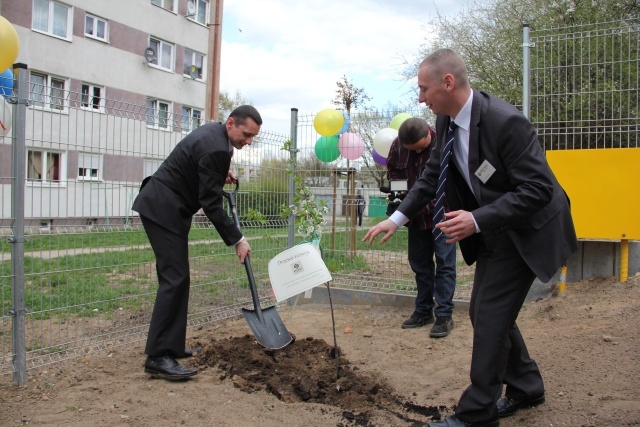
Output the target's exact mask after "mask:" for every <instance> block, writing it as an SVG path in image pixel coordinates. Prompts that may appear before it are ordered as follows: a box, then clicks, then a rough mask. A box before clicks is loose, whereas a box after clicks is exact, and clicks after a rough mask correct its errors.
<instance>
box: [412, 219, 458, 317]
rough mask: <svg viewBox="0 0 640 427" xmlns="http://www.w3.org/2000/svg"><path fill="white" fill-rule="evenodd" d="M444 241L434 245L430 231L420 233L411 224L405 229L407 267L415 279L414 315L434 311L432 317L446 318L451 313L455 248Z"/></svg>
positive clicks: (418, 229) (453, 290)
mask: <svg viewBox="0 0 640 427" xmlns="http://www.w3.org/2000/svg"><path fill="white" fill-rule="evenodd" d="M445 240H446V239H444V238H440V239H438V240H437V241H434V239H433V233H432V231H431V229H427V230H420V228H419V226H418V223H417V222H415V221H414V222H413V223H411V225H409V248H408V252H409V265H410V266H411V269H412V270H413V272H414V273H415V275H416V287H417V288H418V294H417V295H416V308H415V311H416V312H418V313H424V314H427V313H432V312H433V309H434V307H435V315H436V317H450V316H451V313H452V312H453V294H454V292H455V290H456V245H455V244H453V245H451V244H448V243H446V242H445ZM434 254H435V259H436V262H435V265H434V262H433V256H434ZM434 297H435V302H436V303H438V305H437V306H436V304H435V303H434V301H433V299H434Z"/></svg>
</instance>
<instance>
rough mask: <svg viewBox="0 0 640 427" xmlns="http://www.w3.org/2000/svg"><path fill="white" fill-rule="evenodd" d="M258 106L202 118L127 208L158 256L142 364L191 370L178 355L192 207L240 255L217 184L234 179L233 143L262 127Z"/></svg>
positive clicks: (171, 375)
mask: <svg viewBox="0 0 640 427" xmlns="http://www.w3.org/2000/svg"><path fill="white" fill-rule="evenodd" d="M261 125H262V118H261V117H260V114H259V113H258V111H257V110H256V109H255V108H254V107H252V106H250V105H243V106H240V107H238V108H236V109H235V110H233V111H232V112H231V114H230V115H229V118H228V119H227V121H226V123H219V122H218V123H208V124H206V125H203V126H201V127H199V128H197V129H196V130H194V131H193V132H191V133H190V134H189V135H187V136H186V137H185V138H184V139H183V140H182V141H180V142H179V143H178V145H176V147H175V148H174V149H173V151H172V152H171V154H169V156H168V157H167V158H166V160H165V161H164V162H163V163H162V165H160V168H159V169H158V170H157V171H156V173H154V174H153V175H152V176H150V177H147V178H145V180H144V181H143V182H142V186H141V188H140V193H139V194H138V197H137V198H136V200H135V202H134V203H133V210H135V211H137V212H138V213H139V214H140V219H141V220H142V225H143V226H144V230H145V232H146V233H147V236H148V237H149V242H150V243H151V247H152V248H153V252H154V253H155V256H156V271H157V274H158V284H159V287H158V293H157V296H156V302H155V306H154V308H153V314H152V316H151V325H150V326H149V334H148V337H147V345H146V348H145V353H146V354H147V355H148V357H147V360H146V362H145V365H144V371H145V372H146V373H148V374H151V375H157V376H160V377H164V378H166V379H183V378H187V377H190V376H193V375H196V374H197V371H196V370H193V369H188V368H185V367H184V366H182V365H180V364H179V363H178V362H177V361H176V359H177V358H182V357H188V356H191V354H192V352H191V351H189V350H185V339H186V333H187V310H188V303H189V286H190V275H189V250H188V236H189V230H190V228H191V221H192V217H193V215H194V214H195V213H196V212H197V211H198V210H199V209H200V208H202V210H203V211H204V213H205V214H206V215H207V217H208V218H209V220H210V221H211V222H212V223H213V225H214V226H215V228H216V230H217V231H218V233H219V234H220V237H222V240H223V241H224V242H225V244H226V245H227V246H232V245H234V246H235V248H236V255H238V257H239V258H240V262H242V263H244V259H245V257H247V256H250V255H251V247H250V246H249V243H248V242H247V241H246V240H245V238H244V237H243V235H242V233H241V231H240V230H239V229H238V227H237V226H236V225H235V224H234V222H233V221H232V219H231V218H230V217H229V215H228V214H227V212H226V211H225V210H224V208H223V203H222V202H223V195H222V192H223V187H224V185H225V183H231V182H233V181H235V176H234V175H233V173H231V172H230V171H229V167H230V164H231V156H232V155H233V149H234V148H236V149H238V150H241V149H242V147H244V146H245V145H251V142H252V140H253V138H254V137H255V136H256V135H257V134H258V132H259V131H260V126H261Z"/></svg>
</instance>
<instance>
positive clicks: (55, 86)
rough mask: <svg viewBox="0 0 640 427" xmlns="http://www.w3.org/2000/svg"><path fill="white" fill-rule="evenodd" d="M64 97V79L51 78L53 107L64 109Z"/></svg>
mask: <svg viewBox="0 0 640 427" xmlns="http://www.w3.org/2000/svg"><path fill="white" fill-rule="evenodd" d="M64 98H65V96H64V80H58V79H51V108H54V109H56V110H62V108H63V107H64Z"/></svg>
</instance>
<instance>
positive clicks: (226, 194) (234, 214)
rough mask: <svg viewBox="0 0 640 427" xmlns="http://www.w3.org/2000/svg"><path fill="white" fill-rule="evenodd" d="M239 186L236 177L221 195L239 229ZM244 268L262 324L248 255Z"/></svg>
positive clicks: (261, 321)
mask: <svg viewBox="0 0 640 427" xmlns="http://www.w3.org/2000/svg"><path fill="white" fill-rule="evenodd" d="M239 188H240V180H238V179H236V188H234V189H233V190H232V191H231V192H227V191H224V190H223V191H222V195H223V196H224V197H226V198H227V200H228V201H229V206H230V207H231V216H232V217H233V222H234V223H235V224H236V226H237V227H238V230H240V220H239V219H238V211H237V210H236V200H235V195H236V194H238V189H239ZM244 268H245V270H247V278H248V279H249V288H250V289H251V299H252V300H253V307H254V308H255V311H256V315H257V316H258V319H259V320H260V323H262V324H264V323H265V321H264V317H263V315H262V308H261V307H260V299H259V298H258V289H257V288H256V282H255V279H254V278H253V270H252V269H251V261H249V256H246V257H245V258H244Z"/></svg>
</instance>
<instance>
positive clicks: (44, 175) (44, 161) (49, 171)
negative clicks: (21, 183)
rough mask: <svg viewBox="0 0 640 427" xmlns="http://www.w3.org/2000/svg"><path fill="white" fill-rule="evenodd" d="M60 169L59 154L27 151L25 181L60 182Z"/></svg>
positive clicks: (44, 151)
mask: <svg viewBox="0 0 640 427" xmlns="http://www.w3.org/2000/svg"><path fill="white" fill-rule="evenodd" d="M61 168H62V154H61V153H56V152H53V151H46V150H35V149H34V150H27V181H32V182H60V178H61V173H60V172H61Z"/></svg>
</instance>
